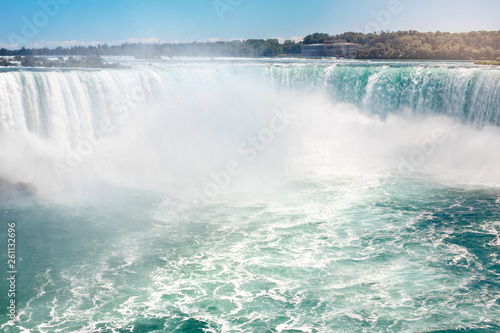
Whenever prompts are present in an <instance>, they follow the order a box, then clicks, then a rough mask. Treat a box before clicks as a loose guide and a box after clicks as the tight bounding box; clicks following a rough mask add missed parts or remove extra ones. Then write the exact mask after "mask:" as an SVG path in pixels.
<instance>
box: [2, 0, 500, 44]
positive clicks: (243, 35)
mask: <svg viewBox="0 0 500 333" xmlns="http://www.w3.org/2000/svg"><path fill="white" fill-rule="evenodd" d="M410 29H412V30H418V31H436V30H440V31H450V32H459V31H470V30H500V1H498V0H476V1H464V0H450V1H448V0H447V1H444V0H432V1H429V0H329V1H328V0H197V1H196V0H141V1H139V0H135V1H134V0H23V1H6V0H4V1H2V5H1V12H0V47H8V48H16V47H21V46H26V47H40V46H47V47H55V46H56V45H63V46H71V45H74V44H86V45H88V44H90V43H117V42H122V41H127V40H130V41H135V40H146V41H148V40H149V41H165V42H188V41H208V40H209V39H212V40H216V39H219V40H231V39H247V38H276V37H281V38H284V39H290V38H292V37H304V36H306V35H308V34H310V33H313V32H327V33H330V34H336V33H341V32H345V31H361V32H370V31H373V30H410Z"/></svg>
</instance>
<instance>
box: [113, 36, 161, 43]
mask: <svg viewBox="0 0 500 333" xmlns="http://www.w3.org/2000/svg"><path fill="white" fill-rule="evenodd" d="M123 43H144V44H163V43H166V41H164V40H162V39H159V38H156V37H149V38H128V39H126V40H122V41H119V42H116V43H109V44H123Z"/></svg>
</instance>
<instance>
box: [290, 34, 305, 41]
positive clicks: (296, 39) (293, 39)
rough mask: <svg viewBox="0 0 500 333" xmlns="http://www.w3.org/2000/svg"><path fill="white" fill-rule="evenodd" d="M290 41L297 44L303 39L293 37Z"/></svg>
mask: <svg viewBox="0 0 500 333" xmlns="http://www.w3.org/2000/svg"><path fill="white" fill-rule="evenodd" d="M290 40H291V41H294V42H295V43H298V42H302V41H303V40H304V37H297V36H294V37H292V38H290Z"/></svg>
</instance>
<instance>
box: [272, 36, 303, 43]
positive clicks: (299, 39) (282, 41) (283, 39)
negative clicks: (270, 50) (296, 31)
mask: <svg viewBox="0 0 500 333" xmlns="http://www.w3.org/2000/svg"><path fill="white" fill-rule="evenodd" d="M272 39H277V40H278V43H280V44H284V43H285V41H286V40H291V41H293V42H295V43H298V42H302V41H303V40H304V37H292V38H283V37H274V38H272Z"/></svg>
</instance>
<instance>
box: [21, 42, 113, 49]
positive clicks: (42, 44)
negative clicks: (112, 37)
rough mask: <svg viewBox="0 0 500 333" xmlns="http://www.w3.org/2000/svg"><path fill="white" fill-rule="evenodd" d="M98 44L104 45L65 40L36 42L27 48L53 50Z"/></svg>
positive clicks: (95, 43) (97, 43)
mask: <svg viewBox="0 0 500 333" xmlns="http://www.w3.org/2000/svg"><path fill="white" fill-rule="evenodd" d="M99 44H104V43H102V42H98V41H92V42H84V41H78V40H66V41H44V40H41V41H38V42H33V43H29V44H28V45H27V47H28V48H43V47H47V48H54V47H58V46H61V47H72V46H97V45H99Z"/></svg>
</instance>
